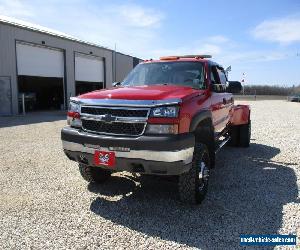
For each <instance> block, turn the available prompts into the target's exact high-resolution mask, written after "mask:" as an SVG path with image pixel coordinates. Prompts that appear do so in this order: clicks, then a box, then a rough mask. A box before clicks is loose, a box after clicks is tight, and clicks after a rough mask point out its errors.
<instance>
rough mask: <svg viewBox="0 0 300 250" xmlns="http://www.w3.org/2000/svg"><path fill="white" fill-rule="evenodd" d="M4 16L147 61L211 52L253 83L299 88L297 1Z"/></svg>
mask: <svg viewBox="0 0 300 250" xmlns="http://www.w3.org/2000/svg"><path fill="white" fill-rule="evenodd" d="M1 14H2V15H6V16H9V17H14V18H18V19H21V20H24V21H28V22H32V23H35V24H39V25H42V26H45V27H48V28H51V29H55V30H58V31H61V32H64V33H67V34H70V35H73V36H75V37H78V38H80V39H84V40H87V41H91V42H94V43H97V44H100V45H103V46H106V47H109V48H112V49H113V48H114V46H115V44H116V46H117V50H118V51H121V52H123V53H126V54H130V55H133V56H137V57H140V58H143V59H147V58H157V57H159V56H162V55H177V54H178V55H179V54H191V53H196V54H199V53H204V54H212V55H213V57H214V60H215V61H217V62H219V63H221V64H222V65H223V66H224V67H227V66H229V65H232V72H231V73H230V78H231V79H232V80H241V78H242V74H243V72H245V73H246V83H248V84H276V85H279V84H280V85H293V84H295V85H297V84H300V1H299V0H285V1H271V0H265V1H263V0H259V1H258V0H252V1H238V0H235V1H230V0H227V1H221V0H214V1H208V0H202V1H200V0H198V1H197V0H195V1H188V0H186V1H182V0H164V1H154V0H149V1H124V0H123V1H106V0H102V1H96V0H89V1H88V0H65V1H63V0H60V1H58V0H53V1H50V0H43V1H39V0H0V15H1Z"/></svg>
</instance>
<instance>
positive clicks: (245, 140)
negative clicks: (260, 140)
mask: <svg viewBox="0 0 300 250" xmlns="http://www.w3.org/2000/svg"><path fill="white" fill-rule="evenodd" d="M250 138H251V121H249V123H248V124H244V125H241V126H240V139H239V146H240V147H244V148H247V147H249V145H250Z"/></svg>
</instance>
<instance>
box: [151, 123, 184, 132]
mask: <svg viewBox="0 0 300 250" xmlns="http://www.w3.org/2000/svg"><path fill="white" fill-rule="evenodd" d="M146 134H178V124H148V125H147V128H146Z"/></svg>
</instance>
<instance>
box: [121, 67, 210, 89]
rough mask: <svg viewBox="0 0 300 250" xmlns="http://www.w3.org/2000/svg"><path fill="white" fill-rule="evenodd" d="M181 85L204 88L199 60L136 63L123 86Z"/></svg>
mask: <svg viewBox="0 0 300 250" xmlns="http://www.w3.org/2000/svg"><path fill="white" fill-rule="evenodd" d="M155 84H165V85H169V84H171V85H182V86H189V87H192V88H195V89H205V88H206V86H205V83H204V64H203V63H200V62H156V63H144V64H139V65H137V66H136V67H135V68H134V69H133V70H132V71H131V72H130V73H129V75H128V76H127V77H126V78H125V80H124V81H123V82H122V85H123V86H143V85H155Z"/></svg>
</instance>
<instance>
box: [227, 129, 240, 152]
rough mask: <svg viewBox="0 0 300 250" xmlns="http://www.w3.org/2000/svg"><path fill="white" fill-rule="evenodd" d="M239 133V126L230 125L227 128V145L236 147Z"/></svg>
mask: <svg viewBox="0 0 300 250" xmlns="http://www.w3.org/2000/svg"><path fill="white" fill-rule="evenodd" d="M239 133H240V128H239V126H232V127H230V130H229V136H230V140H229V142H228V145H229V146H232V147H237V146H238V145H239Z"/></svg>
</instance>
